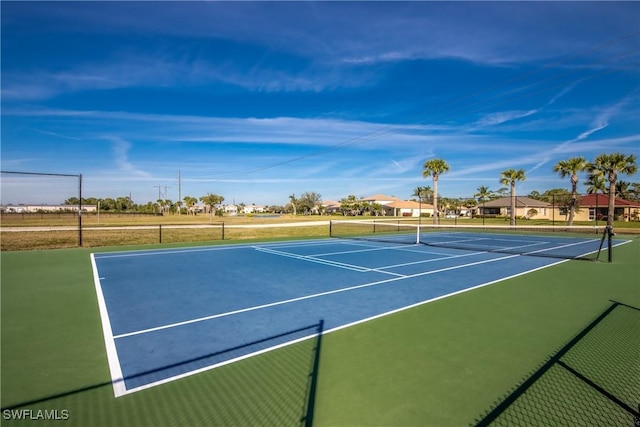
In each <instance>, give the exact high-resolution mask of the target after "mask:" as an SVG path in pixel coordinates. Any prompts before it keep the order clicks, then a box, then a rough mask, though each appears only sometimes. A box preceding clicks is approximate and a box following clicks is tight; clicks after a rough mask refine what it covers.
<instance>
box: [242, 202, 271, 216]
mask: <svg viewBox="0 0 640 427" xmlns="http://www.w3.org/2000/svg"><path fill="white" fill-rule="evenodd" d="M265 210H266V208H265V207H264V206H258V205H255V204H253V203H252V204H251V205H250V206H245V207H244V208H243V209H242V212H243V213H245V214H252V213H264V211H265Z"/></svg>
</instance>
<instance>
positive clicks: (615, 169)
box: [588, 153, 638, 229]
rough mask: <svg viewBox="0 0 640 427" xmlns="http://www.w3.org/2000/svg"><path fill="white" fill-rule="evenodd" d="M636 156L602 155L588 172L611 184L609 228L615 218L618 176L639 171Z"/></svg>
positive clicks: (608, 215)
mask: <svg viewBox="0 0 640 427" xmlns="http://www.w3.org/2000/svg"><path fill="white" fill-rule="evenodd" d="M636 160H637V158H636V156H635V155H634V154H622V153H613V154H600V155H599V156H598V157H596V159H595V160H594V161H593V163H590V164H589V166H588V170H589V172H590V173H591V174H592V175H601V176H602V177H603V178H605V179H606V180H607V181H608V182H609V209H608V212H607V227H609V229H612V228H613V216H614V213H615V195H616V181H617V180H618V174H623V175H633V174H635V173H636V172H637V171H638V165H637V164H636Z"/></svg>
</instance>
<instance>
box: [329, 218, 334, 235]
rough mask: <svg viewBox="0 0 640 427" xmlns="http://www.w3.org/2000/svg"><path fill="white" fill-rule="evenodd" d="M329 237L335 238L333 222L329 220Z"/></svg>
mask: <svg viewBox="0 0 640 427" xmlns="http://www.w3.org/2000/svg"><path fill="white" fill-rule="evenodd" d="M329 237H333V220H332V219H330V220H329Z"/></svg>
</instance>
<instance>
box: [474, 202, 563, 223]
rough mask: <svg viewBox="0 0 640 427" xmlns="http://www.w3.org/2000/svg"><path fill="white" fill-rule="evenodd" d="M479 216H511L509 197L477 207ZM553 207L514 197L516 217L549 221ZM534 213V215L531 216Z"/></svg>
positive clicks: (545, 203) (549, 204) (548, 204)
mask: <svg viewBox="0 0 640 427" xmlns="http://www.w3.org/2000/svg"><path fill="white" fill-rule="evenodd" d="M478 211H479V212H480V215H495V216H511V197H501V198H499V199H495V200H489V201H486V202H483V203H480V204H479V205H478ZM552 211H553V205H552V204H551V203H547V202H543V201H541V200H536V199H532V198H530V197H525V196H516V216H519V217H522V218H533V217H535V218H536V219H551V216H552ZM533 212H535V214H533Z"/></svg>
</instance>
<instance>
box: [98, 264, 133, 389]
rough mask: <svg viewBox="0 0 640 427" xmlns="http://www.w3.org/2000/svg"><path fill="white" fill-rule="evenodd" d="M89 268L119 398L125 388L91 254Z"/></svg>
mask: <svg viewBox="0 0 640 427" xmlns="http://www.w3.org/2000/svg"><path fill="white" fill-rule="evenodd" d="M91 267H92V268H93V282H94V284H95V287H96V296H97V297H98V309H99V311H100V318H101V319H102V334H103V335H104V345H105V347H106V350H107V360H108V362H109V371H110V372H111V383H112V384H113V393H114V394H115V396H116V397H119V396H122V395H123V394H126V392H127V388H126V386H125V384H124V377H123V375H122V368H121V367H120V359H119V358H118V351H117V350H116V342H115V339H114V336H113V330H112V329H111V321H110V320H109V312H108V311H107V304H106V302H105V299H104V294H103V293H102V286H101V285H100V277H99V275H98V267H97V265H96V260H95V257H94V256H93V254H91Z"/></svg>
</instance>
